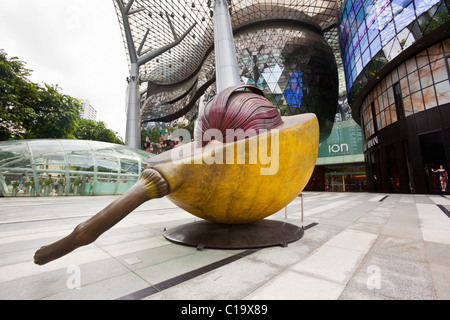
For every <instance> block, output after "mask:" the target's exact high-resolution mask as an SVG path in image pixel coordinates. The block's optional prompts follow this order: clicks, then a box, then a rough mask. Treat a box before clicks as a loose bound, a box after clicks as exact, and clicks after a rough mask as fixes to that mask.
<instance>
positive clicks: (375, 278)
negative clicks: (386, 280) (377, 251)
mask: <svg viewBox="0 0 450 320" xmlns="http://www.w3.org/2000/svg"><path fill="white" fill-rule="evenodd" d="M367 273H368V274H369V277H368V278H367V282H366V285H367V289H369V290H374V289H381V269H380V267H379V266H376V265H370V266H369V267H368V268H367Z"/></svg>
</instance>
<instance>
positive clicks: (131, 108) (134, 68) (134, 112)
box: [116, 0, 197, 149]
mask: <svg viewBox="0 0 450 320" xmlns="http://www.w3.org/2000/svg"><path fill="white" fill-rule="evenodd" d="M134 2H135V0H128V2H127V4H124V3H123V1H122V0H116V3H117V6H118V7H119V10H120V13H121V15H122V22H123V27H124V31H125V39H126V41H127V47H128V54H129V58H130V78H129V84H128V85H129V88H128V103H127V127H126V132H125V145H126V146H128V147H133V148H137V149H140V148H141V121H140V115H141V114H140V113H141V110H140V94H139V67H140V66H142V65H144V64H146V63H147V62H149V61H150V60H152V59H154V58H156V57H157V56H159V55H161V54H163V53H164V52H166V51H168V50H170V49H171V48H173V47H175V46H177V45H178V44H179V43H180V42H181V41H183V39H184V38H185V37H186V36H187V35H188V34H189V33H190V32H191V31H192V29H193V28H194V27H195V25H196V24H197V23H196V22H195V23H194V24H193V25H192V26H191V27H190V28H189V29H187V30H186V32H185V33H183V35H181V36H178V35H177V34H176V32H175V30H174V29H173V25H172V22H171V21H170V17H169V15H167V14H166V17H167V20H168V22H169V26H170V28H171V29H172V33H173V36H174V41H173V42H171V43H169V44H168V45H166V46H164V47H162V48H159V49H156V50H154V51H151V52H146V53H145V54H144V53H142V48H143V46H144V43H145V41H146V39H147V36H148V33H149V32H150V30H149V29H147V32H146V33H145V36H144V39H143V40H142V42H141V44H140V45H139V47H138V49H136V46H135V44H134V41H133V35H132V34H131V27H130V22H129V20H128V17H129V16H130V15H133V14H136V13H138V12H141V11H144V9H143V8H138V9H134V10H131V7H132V6H133V3H134ZM141 54H142V55H141Z"/></svg>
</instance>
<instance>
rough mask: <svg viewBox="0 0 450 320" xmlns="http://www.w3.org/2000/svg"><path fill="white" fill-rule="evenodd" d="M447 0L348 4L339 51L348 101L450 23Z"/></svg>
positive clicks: (357, 1)
mask: <svg viewBox="0 0 450 320" xmlns="http://www.w3.org/2000/svg"><path fill="white" fill-rule="evenodd" d="M449 12H450V11H449V6H448V3H447V1H446V0H346V1H344V2H343V3H342V5H341V10H340V14H339V30H340V38H339V40H340V47H341V52H342V59H343V63H344V70H345V78H346V83H347V91H348V96H349V99H350V100H351V101H352V100H353V99H354V97H355V96H356V95H357V94H358V92H359V90H360V89H361V88H362V87H363V86H364V85H365V84H366V83H367V82H368V80H370V79H371V78H372V77H373V76H374V75H375V74H376V73H377V72H378V71H379V70H381V69H382V68H383V67H384V66H385V65H386V64H387V63H389V62H390V61H392V60H393V59H394V58H395V57H396V56H397V55H398V54H400V53H401V52H402V51H403V50H405V49H406V48H408V47H409V46H411V45H412V44H413V43H414V42H415V41H417V40H418V39H420V38H422V37H424V36H425V35H426V34H428V33H429V32H431V31H432V30H434V29H435V28H437V27H438V26H440V25H442V24H443V23H444V22H445V21H448V20H450V16H449Z"/></svg>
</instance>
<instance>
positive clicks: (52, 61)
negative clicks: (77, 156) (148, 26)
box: [0, 0, 129, 140]
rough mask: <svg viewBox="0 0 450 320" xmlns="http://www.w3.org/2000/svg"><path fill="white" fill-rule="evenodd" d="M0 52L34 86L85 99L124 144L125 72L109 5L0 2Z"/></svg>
mask: <svg viewBox="0 0 450 320" xmlns="http://www.w3.org/2000/svg"><path fill="white" fill-rule="evenodd" d="M0 49H3V50H4V51H5V52H6V54H7V55H8V57H9V58H11V57H18V58H19V60H21V61H24V62H26V68H27V69H30V70H32V73H31V76H30V77H29V79H30V80H31V81H32V82H35V83H38V84H41V85H43V84H44V83H47V84H50V85H58V86H59V87H60V88H61V89H60V93H62V94H66V95H69V96H72V97H74V98H76V99H87V100H89V101H90V102H91V105H92V106H93V107H94V109H96V110H97V119H96V120H97V121H103V122H105V123H106V125H107V127H108V128H109V129H111V130H113V131H115V132H117V133H118V134H119V136H120V137H121V138H122V139H123V140H124V139H125V127H126V114H125V92H126V87H127V82H126V77H127V76H128V75H129V71H128V63H127V57H126V52H125V47H124V44H123V40H122V35H121V32H120V25H119V21H118V19H117V15H116V12H115V9H114V3H113V0H40V1H36V0H13V1H6V0H2V1H0Z"/></svg>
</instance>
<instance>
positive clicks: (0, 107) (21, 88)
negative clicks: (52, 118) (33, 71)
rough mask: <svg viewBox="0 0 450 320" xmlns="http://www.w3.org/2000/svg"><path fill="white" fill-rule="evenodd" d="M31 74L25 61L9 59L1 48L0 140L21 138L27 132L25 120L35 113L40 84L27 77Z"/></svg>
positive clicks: (15, 58)
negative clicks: (33, 105) (34, 104)
mask: <svg viewBox="0 0 450 320" xmlns="http://www.w3.org/2000/svg"><path fill="white" fill-rule="evenodd" d="M29 75H30V70H28V69H26V68H25V62H23V61H20V60H18V58H17V57H12V58H10V59H8V58H7V55H6V53H5V52H4V51H3V50H0V140H7V139H11V138H19V139H20V138H22V135H23V134H24V133H25V132H26V128H24V126H23V122H24V121H25V120H26V119H27V118H28V116H29V115H31V114H33V113H34V110H33V109H32V108H31V105H32V103H33V102H34V101H35V100H36V99H37V95H38V86H37V85H36V84H35V83H32V82H30V81H29V80H28V79H27V77H28V76H29Z"/></svg>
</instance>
